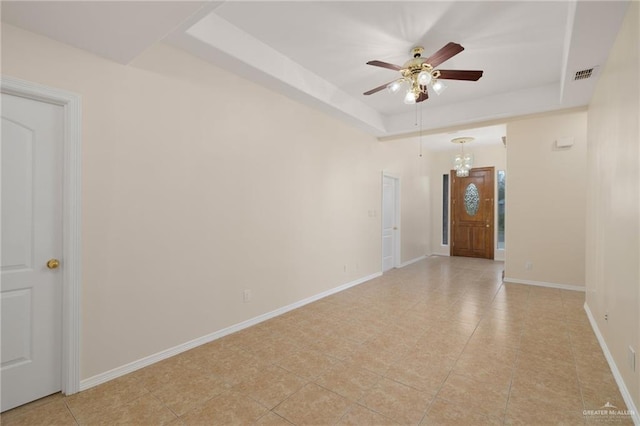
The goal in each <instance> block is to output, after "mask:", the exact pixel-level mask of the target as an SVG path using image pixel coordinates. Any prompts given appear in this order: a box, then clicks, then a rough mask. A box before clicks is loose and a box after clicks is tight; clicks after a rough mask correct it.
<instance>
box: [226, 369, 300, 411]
mask: <svg viewBox="0 0 640 426" xmlns="http://www.w3.org/2000/svg"><path fill="white" fill-rule="evenodd" d="M306 383H307V381H306V380H305V379H303V378H301V377H299V376H297V375H295V374H293V373H290V372H289V371H287V370H285V369H284V368H282V367H278V366H275V365H270V366H267V367H265V368H264V369H263V370H260V371H258V372H257V373H255V374H254V375H252V376H250V377H248V378H247V379H245V380H244V381H242V382H241V383H240V384H238V385H236V386H234V387H233V390H234V391H236V392H238V393H242V394H244V395H247V396H249V397H251V398H252V399H255V400H256V401H258V402H259V403H261V404H262V405H264V406H265V407H267V408H269V409H272V408H273V407H275V406H276V405H278V404H280V403H281V402H282V401H284V400H285V399H286V398H287V397H289V395H291V394H293V393H294V392H296V391H297V390H299V389H300V388H302V387H303V386H304V385H305V384H306Z"/></svg>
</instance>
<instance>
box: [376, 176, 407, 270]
mask: <svg viewBox="0 0 640 426" xmlns="http://www.w3.org/2000/svg"><path fill="white" fill-rule="evenodd" d="M385 177H387V178H390V179H393V182H394V183H393V189H394V191H393V194H394V200H393V210H394V215H395V217H396V227H397V228H398V229H397V230H396V231H397V232H396V233H395V234H394V236H393V247H392V249H391V250H392V251H393V268H397V267H398V266H400V246H401V244H400V242H401V240H400V235H401V232H400V230H401V229H402V228H401V227H400V218H401V217H400V176H398V175H395V174H392V173H389V172H385V171H384V170H383V171H382V176H381V177H380V242H381V245H380V268H381V269H380V270H381V271H383V272H384V246H383V244H382V240H383V233H384V217H382V216H383V214H384V178H385Z"/></svg>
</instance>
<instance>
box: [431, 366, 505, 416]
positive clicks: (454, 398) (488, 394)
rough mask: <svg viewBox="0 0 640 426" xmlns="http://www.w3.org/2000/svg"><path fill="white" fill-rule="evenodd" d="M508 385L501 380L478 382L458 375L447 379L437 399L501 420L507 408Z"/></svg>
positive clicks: (452, 375)
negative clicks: (471, 408) (470, 408)
mask: <svg viewBox="0 0 640 426" xmlns="http://www.w3.org/2000/svg"><path fill="white" fill-rule="evenodd" d="M509 385H510V383H509V382H507V383H504V382H503V381H501V380H486V381H478V380H475V379H473V378H470V377H467V376H462V375H459V374H451V375H449V377H448V378H447V381H446V382H445V383H444V385H443V386H442V388H441V389H440V392H438V396H437V397H438V398H439V399H441V400H444V401H448V402H450V403H452V404H457V405H460V406H465V407H473V408H474V412H476V413H478V414H482V415H485V416H487V417H497V418H502V417H503V416H504V412H505V409H506V407H507V398H508V396H509Z"/></svg>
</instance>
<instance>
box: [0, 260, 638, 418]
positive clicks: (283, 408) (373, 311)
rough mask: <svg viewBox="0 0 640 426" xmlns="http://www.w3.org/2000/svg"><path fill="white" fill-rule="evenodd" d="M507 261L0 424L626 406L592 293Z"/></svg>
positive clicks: (369, 286)
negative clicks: (592, 312) (508, 280)
mask: <svg viewBox="0 0 640 426" xmlns="http://www.w3.org/2000/svg"><path fill="white" fill-rule="evenodd" d="M503 266H504V265H503V263H501V262H493V261H488V260H481V259H469V258H449V257H430V258H428V259H426V260H423V261H420V262H417V263H414V264H412V265H409V266H407V267H405V268H403V269H395V270H392V271H389V272H388V273H385V274H384V276H382V277H380V278H377V279H374V280H372V281H369V282H366V283H364V284H361V285H359V286H356V287H353V288H351V289H349V290H346V291H343V292H341V293H338V294H335V295H333V296H330V297H327V298H325V299H322V300H320V301H318V302H315V303H313V304H309V305H307V306H304V307H302V308H300V309H297V310H294V311H291V312H289V313H287V314H285V315H282V316H280V317H277V318H274V319H272V320H269V321H266V322H264V323H261V324H259V325H256V326H254V327H251V328H248V329H245V330H243V331H241V332H238V333H235V334H232V335H229V336H227V337H224V338H222V339H219V340H217V341H214V342H212V343H209V344H207V345H203V346H200V347H198V348H196V349H193V350H191V351H188V352H185V353H183V354H180V355H178V356H175V357H173V358H170V359H168V360H165V361H162V362H160V363H157V364H155V365H152V366H150V367H147V368H144V369H142V370H139V371H136V372H134V373H132V374H129V375H127V376H124V377H121V378H119V379H116V380H113V381H111V382H108V383H105V384H103V385H101V386H98V387H95V388H92V389H89V390H87V391H84V392H81V393H79V394H76V395H72V396H70V397H63V396H61V395H59V394H58V395H53V396H50V397H48V398H44V399H42V400H39V401H36V402H34V403H31V404H29V405H27V406H23V407H18V408H16V409H14V410H11V411H8V412H6V413H3V414H2V418H1V420H2V424H3V425H6V426H10V425H34V424H56V425H58V424H60V425H76V424H79V425H83V424H87V425H100V424H105V425H113V424H136V425H161V424H171V425H182V424H185V425H207V424H208V425H213V424H215V425H220V424H253V423H257V424H282V425H290V424H296V425H302V424H316V425H324V424H356V425H374V424H424V425H429V424H475V425H479V424H558V423H561V422H563V423H564V424H585V423H587V424H590V423H595V422H597V421H602V419H596V418H593V417H588V416H587V417H585V416H584V415H583V410H597V409H599V408H601V407H602V406H604V405H605V404H606V403H609V404H612V405H614V406H616V407H617V409H618V410H625V409H626V408H625V404H624V402H623V400H622V397H621V395H620V393H619V391H618V388H617V385H616V383H615V381H614V378H613V375H612V374H611V371H610V369H609V367H608V365H607V362H606V360H605V358H604V355H603V354H602V351H601V349H600V347H599V345H598V342H597V340H596V337H595V335H594V334H593V332H592V330H591V327H590V325H589V323H588V320H587V316H586V314H585V312H584V309H583V304H584V293H582V292H574V291H564V290H557V289H551V288H543V287H533V286H525V285H512V284H502V282H501V276H502V269H503ZM605 420H606V419H605ZM615 420H616V422H617V423H616V424H633V423H632V421H631V420H630V419H629V418H628V417H624V418H617V419H615Z"/></svg>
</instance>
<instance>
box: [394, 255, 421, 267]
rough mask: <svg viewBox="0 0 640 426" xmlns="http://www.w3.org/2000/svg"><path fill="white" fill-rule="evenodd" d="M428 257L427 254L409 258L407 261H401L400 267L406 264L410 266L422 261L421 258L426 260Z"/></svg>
mask: <svg viewBox="0 0 640 426" xmlns="http://www.w3.org/2000/svg"><path fill="white" fill-rule="evenodd" d="M426 258H427V255H426V254H425V255H424V256H420V257H416V258H415V259H411V260H407V261H406V262H404V263H401V264H400V265H398V268H404V267H405V266H409V265H411V264H412V263H416V262H420V261H421V260H424V259H426Z"/></svg>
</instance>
